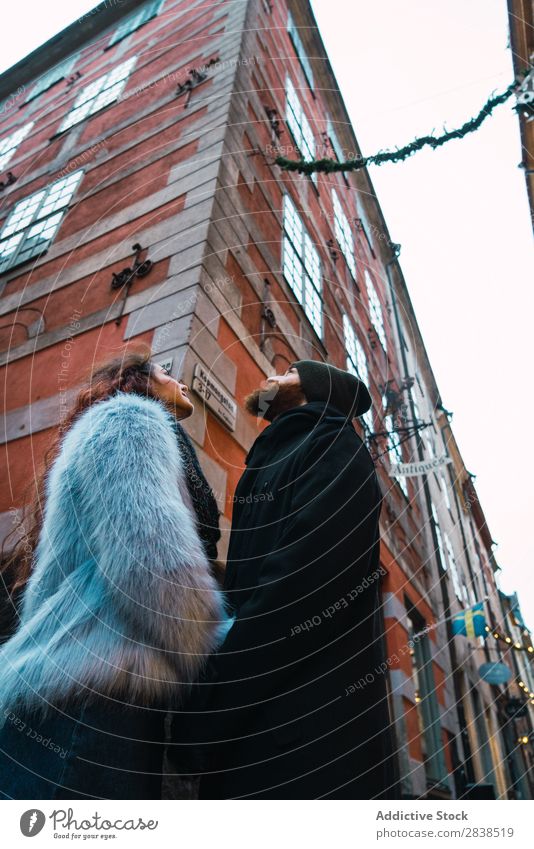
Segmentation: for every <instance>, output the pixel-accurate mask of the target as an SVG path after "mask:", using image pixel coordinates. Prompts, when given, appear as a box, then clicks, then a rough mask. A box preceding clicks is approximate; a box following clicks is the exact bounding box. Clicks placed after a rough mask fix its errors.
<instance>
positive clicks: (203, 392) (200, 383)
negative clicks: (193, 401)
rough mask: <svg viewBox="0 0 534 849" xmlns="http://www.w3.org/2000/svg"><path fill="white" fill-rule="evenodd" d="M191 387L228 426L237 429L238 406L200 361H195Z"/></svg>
mask: <svg viewBox="0 0 534 849" xmlns="http://www.w3.org/2000/svg"><path fill="white" fill-rule="evenodd" d="M191 388H192V389H193V391H194V392H196V393H197V395H199V396H200V398H202V400H203V402H204V404H205V405H206V407H208V408H209V409H210V410H211V411H212V412H213V413H214V414H215V415H216V416H217V417H218V418H219V419H221V421H223V422H224V424H225V425H226V427H228V428H230V430H235V423H236V418H237V406H236V403H235V401H234V400H233V398H232V397H231V395H229V394H228V392H226V390H225V389H224V387H223V386H222V385H221V384H220V383H219V381H218V380H216V379H215V378H214V377H213V375H212V374H211V372H209V371H208V370H207V369H206V368H204V366H203V365H201V364H200V363H195V368H194V371H193V383H192V385H191Z"/></svg>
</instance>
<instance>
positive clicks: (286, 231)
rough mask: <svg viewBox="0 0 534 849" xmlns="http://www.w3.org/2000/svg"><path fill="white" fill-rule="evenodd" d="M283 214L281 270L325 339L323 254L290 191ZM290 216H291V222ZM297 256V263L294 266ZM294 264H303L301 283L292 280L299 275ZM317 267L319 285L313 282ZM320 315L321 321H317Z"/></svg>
mask: <svg viewBox="0 0 534 849" xmlns="http://www.w3.org/2000/svg"><path fill="white" fill-rule="evenodd" d="M282 215H283V221H282V274H283V276H284V279H285V281H286V283H287V285H288V286H289V288H290V289H291V291H292V292H293V293H294V295H295V297H296V299H297V301H298V302H299V304H300V305H301V307H302V309H303V310H304V313H305V315H306V318H307V319H308V321H309V323H310V325H311V326H312V328H313V330H314V332H315V333H316V334H317V336H318V337H319V338H320V339H321V341H322V339H323V333H324V303H323V276H322V262H321V256H320V254H319V251H318V250H317V248H316V247H315V245H314V243H313V240H312V238H311V236H310V233H309V231H308V229H307V227H306V226H305V225H304V222H303V220H302V217H301V215H300V213H299V211H298V209H297V207H296V204H295V202H294V201H293V199H292V197H291V196H290V195H289V193H288V192H285V194H284V200H283V212H282ZM289 217H291V219H292V222H291V224H290V225H289V220H288V219H289ZM295 221H296V226H295ZM299 234H300V244H299V245H297V244H295V242H296V236H297V235H299ZM295 258H296V260H297V262H298V266H295ZM310 263H312V264H313V265H314V266H315V269H313V268H312V267H311V266H310ZM295 267H298V268H300V283H299V284H298V285H297V284H296V283H294V282H293V281H292V278H294V277H296V274H295V273H294V272H295ZM290 268H292V269H293V271H292V273H291V274H290V273H289V270H290ZM314 270H315V277H316V281H318V282H319V286H317V285H316V282H314V276H313V271H314ZM310 292H311V294H314V295H315V296H316V301H315V303H314V301H313V300H312V303H311V305H310V301H309V293H310ZM317 315H318V322H316V318H317Z"/></svg>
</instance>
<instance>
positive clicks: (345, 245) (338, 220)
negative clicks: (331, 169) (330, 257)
mask: <svg viewBox="0 0 534 849" xmlns="http://www.w3.org/2000/svg"><path fill="white" fill-rule="evenodd" d="M332 209H333V215H334V235H335V237H336V239H337V243H338V245H339V247H340V248H341V253H342V254H343V256H344V257H345V262H346V263H347V267H348V269H349V271H350V273H351V276H352V279H353V280H354V281H355V282H356V251H355V249H354V236H353V235H352V230H351V228H350V224H349V219H348V217H347V216H346V214H345V212H344V210H343V207H342V206H341V202H340V200H339V197H338V194H337V192H336V190H335V188H334V187H333V186H332Z"/></svg>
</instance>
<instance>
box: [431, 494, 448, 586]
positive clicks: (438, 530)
mask: <svg viewBox="0 0 534 849" xmlns="http://www.w3.org/2000/svg"><path fill="white" fill-rule="evenodd" d="M432 519H433V520H434V529H435V531H436V538H437V541H438V549H439V554H440V559H441V567H442V569H443V571H444V572H446V571H447V557H446V555H445V549H444V547H443V536H442V533H441V528H440V524H439V520H438V514H437V512H436V508H435V506H434V502H432Z"/></svg>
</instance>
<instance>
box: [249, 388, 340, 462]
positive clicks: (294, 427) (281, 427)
mask: <svg viewBox="0 0 534 849" xmlns="http://www.w3.org/2000/svg"><path fill="white" fill-rule="evenodd" d="M323 422H324V423H328V425H329V427H330V428H332V430H334V431H338V430H340V429H341V428H342V427H345V426H346V425H349V426H350V427H352V424H351V421H350V420H349V419H347V417H346V416H344V415H343V413H341V412H340V411H339V410H338V409H337V408H336V407H334V406H332V404H325V403H324V402H323V401H310V402H309V403H308V404H303V405H302V406H300V407H293V408H292V409H291V410H286V411H285V413H280V415H279V416H277V417H276V418H275V420H274V421H273V422H272V423H271V424H270V425H269V427H266V428H265V430H264V431H262V432H261V433H260V435H259V436H258V437H257V439H255V440H254V442H253V443H252V446H251V448H250V450H249V452H248V454H247V456H246V457H245V465H249V463H250V461H251V458H252V456H253V454H254V455H258V456H260V455H261V454H263V453H264V452H269V453H271V452H273V451H275V450H276V449H277V447H278V446H279V445H282V444H283V443H284V442H287V441H288V440H290V439H293V438H294V437H295V436H299V435H302V440H303V442H304V441H305V440H306V439H307V438H309V436H310V435H311V434H312V433H313V431H314V430H315V429H316V428H317V426H318V425H319V424H322V423H323Z"/></svg>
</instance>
